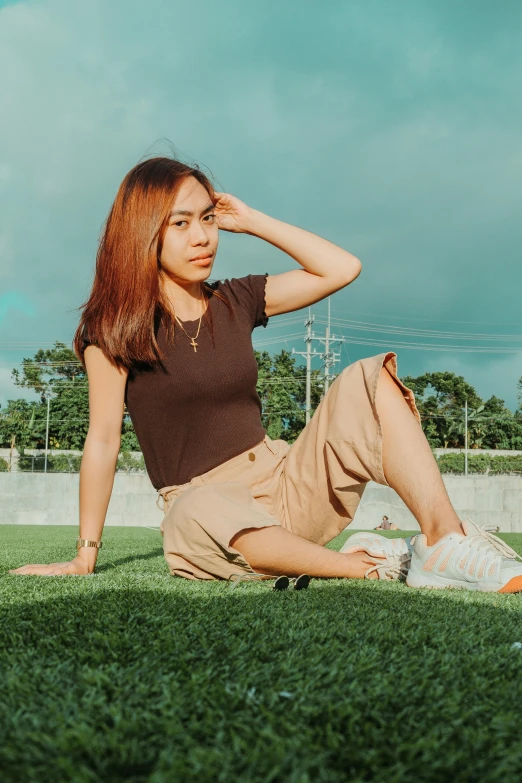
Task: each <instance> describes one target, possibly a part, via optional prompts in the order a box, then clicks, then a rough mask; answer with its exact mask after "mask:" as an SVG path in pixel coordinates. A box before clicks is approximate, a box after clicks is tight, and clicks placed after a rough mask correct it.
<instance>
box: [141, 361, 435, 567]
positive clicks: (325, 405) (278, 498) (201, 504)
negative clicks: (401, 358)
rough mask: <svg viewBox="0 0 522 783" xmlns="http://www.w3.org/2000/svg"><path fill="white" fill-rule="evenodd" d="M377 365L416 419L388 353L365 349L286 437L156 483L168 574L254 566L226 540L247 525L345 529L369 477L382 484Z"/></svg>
mask: <svg viewBox="0 0 522 783" xmlns="http://www.w3.org/2000/svg"><path fill="white" fill-rule="evenodd" d="M383 366H385V367H386V369H387V370H388V372H389V373H390V374H391V375H392V377H394V378H395V380H396V382H397V383H398V385H399V387H400V388H401V390H402V392H403V394H404V397H405V399H406V401H407V402H408V404H409V406H410V408H411V410H412V412H413V414H414V415H415V417H416V418H417V420H418V421H419V423H420V416H419V412H418V410H417V407H416V405H415V398H414V395H413V392H412V391H411V390H410V389H408V388H407V387H406V386H405V385H404V384H403V383H402V382H401V381H399V379H398V377H397V357H396V354H395V353H384V354H380V355H378V356H372V357H369V358H367V359H361V360H360V361H358V362H355V363H354V364H351V365H350V366H349V367H346V368H345V369H344V370H343V371H342V372H341V373H340V374H339V375H338V377H337V378H336V379H335V381H334V382H333V383H332V385H331V386H330V388H329V389H328V392H327V393H326V395H325V396H324V398H323V399H322V400H321V402H320V404H319V405H318V407H317V409H316V410H315V412H314V415H313V416H312V418H311V419H310V421H309V423H308V424H307V425H306V427H305V428H304V429H303V430H302V431H301V433H300V435H299V437H298V438H297V439H296V440H295V441H294V443H293V444H292V445H290V444H289V443H287V442H286V441H284V440H272V439H271V438H269V437H268V435H266V436H265V438H264V439H263V440H262V441H261V442H260V443H258V444H257V445H255V446H254V447H252V448H251V449H248V450H247V451H245V452H243V453H242V454H238V455H237V456H236V457H233V458H232V459H230V460H227V461H226V462H224V463H223V464H221V465H218V466H217V467H215V468H213V469H212V470H209V471H207V472H206V473H203V474H202V475H200V476H195V477H194V478H193V479H192V480H191V481H189V482H187V483H186V484H180V485H177V486H176V485H175V486H171V487H163V488H162V489H160V490H158V499H157V500H159V496H160V495H161V496H162V497H163V511H164V518H163V521H162V524H161V530H162V534H163V548H164V552H165V558H166V560H167V563H168V565H169V568H170V572H171V574H172V575H175V576H183V577H186V578H188V579H229V578H230V576H231V575H232V574H234V573H239V572H243V571H245V572H250V573H251V572H253V569H252V568H251V567H250V565H249V564H248V563H247V562H246V561H245V559H244V558H243V557H242V555H241V554H240V553H239V552H238V551H237V550H236V549H234V548H233V547H231V546H230V541H231V540H232V539H233V538H234V536H235V535H236V534H237V533H238V532H239V531H241V530H245V529H247V528H261V527H267V526H272V525H281V526H282V527H284V528H286V529H287V530H290V531H291V532H292V533H296V534H297V535H299V536H302V537H303V538H306V539H308V540H309V541H314V542H315V543H317V544H325V543H327V542H328V541H330V540H331V539H332V538H335V536H336V535H338V533H340V532H341V531H342V530H344V528H345V527H346V526H347V525H349V524H350V522H351V521H352V520H353V517H354V515H355V512H356V510H357V506H358V505H359V502H360V500H361V497H362V494H363V492H364V489H365V487H366V484H367V482H368V481H370V480H373V481H376V482H378V483H379V484H385V485H387V481H386V478H385V476H384V472H383V466H382V432H381V427H380V423H379V420H378V417H377V411H376V407H375V395H376V391H377V384H378V381H379V376H380V371H381V369H382V367H383ZM202 447H203V448H204V444H202ZM156 503H157V501H156Z"/></svg>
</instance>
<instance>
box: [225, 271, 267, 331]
mask: <svg viewBox="0 0 522 783" xmlns="http://www.w3.org/2000/svg"><path fill="white" fill-rule="evenodd" d="M267 277H268V272H265V274H263V275H246V276H245V277H234V278H232V279H231V280H228V281H226V282H227V283H228V290H229V291H230V294H231V295H232V297H233V299H234V300H235V301H234V304H235V305H236V307H237V306H239V307H241V308H242V309H243V310H245V311H246V312H247V313H248V317H249V319H250V323H251V328H252V329H255V328H256V327H257V326H264V327H266V325H267V324H268V316H267V314H266V311H265V310H266V279H267Z"/></svg>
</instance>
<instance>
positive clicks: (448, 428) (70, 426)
mask: <svg viewBox="0 0 522 783" xmlns="http://www.w3.org/2000/svg"><path fill="white" fill-rule="evenodd" d="M254 354H255V357H256V361H257V365H258V372H259V375H258V384H257V390H258V393H259V396H260V399H261V403H262V420H263V426H264V427H265V429H266V431H267V433H268V435H269V436H270V437H271V438H274V439H277V438H282V439H284V440H286V441H287V442H289V443H293V442H294V440H295V439H296V438H297V436H298V435H299V433H300V432H301V430H302V429H303V427H304V426H305V421H306V411H305V407H306V399H305V395H306V368H305V367H304V366H303V365H298V364H296V358H295V357H294V356H292V354H291V353H290V352H289V351H287V350H282V351H281V352H280V353H278V354H273V355H271V354H269V353H268V351H254ZM336 377H337V376H336V375H332V376H331V382H333V381H334V380H335V378H336ZM12 378H13V381H14V383H15V385H16V386H18V387H20V388H27V389H32V390H33V391H34V392H35V393H36V395H37V399H35V400H26V399H22V398H20V399H15V400H8V401H7V404H6V405H5V406H3V407H0V448H9V449H14V448H16V449H17V451H18V453H19V454H21V456H22V458H23V456H24V451H25V449H29V448H30V449H38V450H43V449H44V448H45V433H46V419H47V402H48V398H50V416H49V421H50V423H49V448H50V449H51V450H53V449H64V450H69V449H70V450H78V451H81V450H82V449H83V444H84V441H85V437H86V435H87V430H88V424H89V397H88V386H87V377H86V373H85V372H84V370H83V367H82V366H81V364H80V363H79V362H78V360H77V358H76V356H75V354H74V352H73V351H72V350H71V349H70V348H69V347H68V346H67V345H66V344H65V343H61V342H56V343H55V344H54V347H53V348H49V349H40V350H38V351H36V353H35V354H34V356H33V357H32V358H27V359H23V360H22V363H21V368H20V369H16V368H15V369H13V371H12ZM402 380H403V382H404V383H405V384H406V385H407V386H409V388H411V389H412V390H413V392H414V393H415V396H416V401H417V406H418V408H419V411H420V413H421V417H422V427H423V430H424V432H425V434H426V437H427V439H428V441H429V443H430V445H431V446H432V448H437V447H444V448H447V447H455V448H463V447H464V438H465V431H464V430H465V427H464V413H463V408H464V404H465V402H466V401H467V404H468V445H469V448H471V449H473V448H475V449H479V448H480V449H522V406H521V404H520V402H521V400H520V397H521V393H522V379H521V380H520V381H519V383H518V394H519V407H518V408H517V410H516V411H515V412H514V413H513V412H512V411H511V410H510V409H509V408H507V407H506V405H505V403H504V400H501V399H499V398H498V397H496V396H492V397H490V398H489V399H488V400H483V399H481V397H480V396H479V395H478V393H477V392H476V390H475V389H474V388H473V386H471V384H469V383H468V382H467V381H466V380H465V379H464V378H463V377H462V376H460V375H456V374H455V373H452V372H435V373H425V374H424V375H421V376H418V377H412V376H405V377H403V378H402ZM323 389H324V375H323V374H322V372H321V371H320V370H312V375H311V409H312V412H313V411H314V410H315V408H316V407H317V405H318V404H319V402H320V401H321V399H322V396H323ZM139 450H140V447H139V444H138V440H137V438H136V434H135V432H134V427H133V425H132V421H131V419H130V416H129V414H128V412H127V411H126V409H124V411H123V412H122V426H121V451H122V452H123V453H125V454H126V453H128V452H131V451H139ZM129 464H130V463H129Z"/></svg>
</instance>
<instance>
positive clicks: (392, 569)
mask: <svg viewBox="0 0 522 783" xmlns="http://www.w3.org/2000/svg"><path fill="white" fill-rule="evenodd" d="M403 558H404V555H387V556H386V558H382V560H376V561H375V565H373V566H370V568H369V569H368V570H367V571H366V572H365V574H364V578H365V579H369V578H370V577H369V575H370V574H372V573H373V572H374V571H376V572H377V576H378V577H380V570H381V569H383V570H384V573H385V574H386V576H388V577H390V579H393V578H394V577H395V578H396V579H400V577H401V576H406V574H407V573H408V566H407V565H406V563H405V562H404V560H403ZM408 564H409V560H408Z"/></svg>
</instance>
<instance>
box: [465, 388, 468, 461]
mask: <svg viewBox="0 0 522 783" xmlns="http://www.w3.org/2000/svg"><path fill="white" fill-rule="evenodd" d="M464 475H465V476H467V475H468V401H467V399H466V401H465V403H464Z"/></svg>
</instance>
